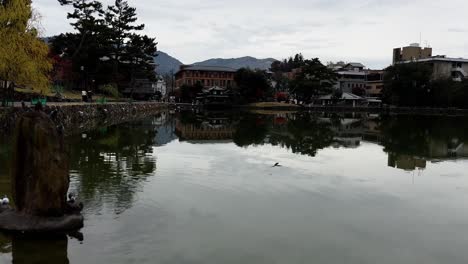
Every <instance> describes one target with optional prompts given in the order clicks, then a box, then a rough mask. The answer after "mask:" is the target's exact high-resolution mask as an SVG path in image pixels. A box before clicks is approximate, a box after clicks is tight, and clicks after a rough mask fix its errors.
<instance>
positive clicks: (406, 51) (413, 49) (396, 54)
mask: <svg viewBox="0 0 468 264" xmlns="http://www.w3.org/2000/svg"><path fill="white" fill-rule="evenodd" d="M430 57H432V48H429V47H426V48H421V47H420V46H419V43H413V44H410V45H409V46H407V47H403V48H396V49H393V64H396V63H398V62H401V61H412V60H420V59H427V58H430Z"/></svg>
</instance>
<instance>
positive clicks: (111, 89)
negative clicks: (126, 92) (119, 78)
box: [98, 84, 120, 98]
mask: <svg viewBox="0 0 468 264" xmlns="http://www.w3.org/2000/svg"><path fill="white" fill-rule="evenodd" d="M98 90H99V92H101V93H103V94H105V95H109V96H112V97H115V98H118V97H120V94H119V89H118V88H117V85H116V84H104V85H100V86H99V87H98Z"/></svg>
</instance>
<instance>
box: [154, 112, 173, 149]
mask: <svg viewBox="0 0 468 264" xmlns="http://www.w3.org/2000/svg"><path fill="white" fill-rule="evenodd" d="M155 126H156V128H157V131H158V132H157V134H156V139H155V141H156V146H163V145H166V144H168V143H170V142H172V141H173V140H175V139H176V138H177V136H176V134H175V121H174V118H172V116H170V114H169V112H163V113H161V115H160V116H158V117H156V118H155Z"/></svg>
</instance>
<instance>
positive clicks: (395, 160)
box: [388, 153, 426, 171]
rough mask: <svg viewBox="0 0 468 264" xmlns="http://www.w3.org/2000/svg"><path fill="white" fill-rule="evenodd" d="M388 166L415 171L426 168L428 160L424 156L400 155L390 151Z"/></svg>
mask: <svg viewBox="0 0 468 264" xmlns="http://www.w3.org/2000/svg"><path fill="white" fill-rule="evenodd" d="M388 166H389V167H392V168H398V169H402V170H405V171H414V170H416V169H425V168H426V160H425V159H423V158H417V157H412V156H409V155H398V154H395V153H388Z"/></svg>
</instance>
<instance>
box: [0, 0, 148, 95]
mask: <svg viewBox="0 0 468 264" xmlns="http://www.w3.org/2000/svg"><path fill="white" fill-rule="evenodd" d="M57 4H61V5H63V6H67V7H70V8H71V10H72V11H71V12H70V13H68V15H67V17H68V19H70V21H71V22H70V24H71V25H72V26H73V28H74V32H69V33H63V34H60V35H58V36H55V37H51V38H47V39H40V38H39V30H38V29H37V25H38V24H39V18H40V16H39V15H38V14H37V13H36V12H33V10H32V8H31V1H30V0H0V81H1V88H3V89H2V95H3V96H2V97H3V100H5V99H6V100H9V101H11V100H12V98H13V94H14V91H15V88H16V89H18V88H22V89H29V90H34V91H36V92H38V93H39V94H40V95H46V94H48V93H49V92H50V90H52V92H55V93H62V92H66V91H67V90H83V89H86V90H92V91H94V92H100V93H102V94H106V95H108V96H112V97H118V96H120V95H121V94H122V91H123V90H124V89H125V88H129V87H134V86H135V83H136V80H137V79H145V80H150V81H154V80H156V73H155V63H154V57H155V56H156V51H157V48H156V45H157V43H156V41H155V39H154V38H151V37H149V36H147V35H144V34H141V33H140V32H141V30H143V29H144V25H143V24H138V23H137V20H138V18H137V14H136V9H135V8H133V7H131V6H129V4H128V2H127V1H125V0H115V2H114V4H113V5H111V6H108V7H107V8H104V7H103V4H102V3H101V2H100V1H98V0H58V3H57ZM58 88H60V89H58ZM20 90H21V89H20ZM58 90H60V91H62V92H58ZM131 92H132V91H130V93H131Z"/></svg>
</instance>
